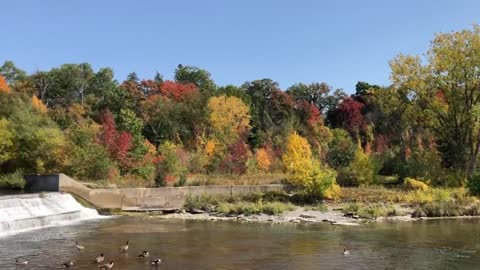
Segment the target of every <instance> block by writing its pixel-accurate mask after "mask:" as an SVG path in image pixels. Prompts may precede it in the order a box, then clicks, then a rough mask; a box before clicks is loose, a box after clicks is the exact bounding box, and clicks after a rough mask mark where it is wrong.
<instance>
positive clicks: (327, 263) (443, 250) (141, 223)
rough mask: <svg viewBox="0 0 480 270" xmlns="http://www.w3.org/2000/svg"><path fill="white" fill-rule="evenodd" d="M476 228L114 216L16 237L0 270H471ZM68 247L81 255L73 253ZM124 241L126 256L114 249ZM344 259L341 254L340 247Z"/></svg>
mask: <svg viewBox="0 0 480 270" xmlns="http://www.w3.org/2000/svg"><path fill="white" fill-rule="evenodd" d="M479 222H480V221H479V220H477V219H468V220H436V221H419V222H411V223H407V222H405V223H384V224H371V225H365V226H358V227H341V226H331V225H326V224H317V225H302V224H297V225H293V224H285V225H270V224H239V223H234V222H205V221H203V222H202V221H179V220H175V221H174V220H156V219H143V218H138V217H119V218H113V219H106V220H97V221H87V222H84V223H81V224H77V225H73V226H64V227H52V228H46V229H41V230H37V231H32V232H29V233H24V234H19V235H16V236H11V237H7V238H2V239H1V241H0V269H15V265H14V261H15V258H16V257H17V256H19V257H22V258H25V259H29V260H30V265H29V266H27V267H23V268H24V269H62V267H61V266H60V264H61V263H63V262H65V261H68V260H70V259H71V260H74V261H75V262H76V263H77V266H76V267H75V268H74V269H97V268H98V266H97V265H96V264H94V263H93V260H94V258H95V257H96V256H98V255H99V254H100V253H104V254H105V257H106V260H113V261H115V267H114V269H133V270H136V269H152V267H151V266H149V265H148V262H147V261H145V260H141V259H138V258H137V255H138V254H140V253H141V251H143V250H148V251H149V252H150V254H151V258H150V259H153V258H156V257H160V258H162V260H163V261H164V262H163V263H162V265H161V267H158V269H478V266H479V265H480V256H479V255H480V254H479V251H480V242H479V240H480V229H478V228H480V227H479V225H480V223H479ZM75 240H78V241H79V242H80V243H81V244H82V245H84V246H85V247H86V248H85V250H84V251H78V250H76V249H75ZM126 240H130V249H129V252H128V254H124V253H120V252H119V251H118V248H119V247H120V246H122V245H123V244H124V243H125V241H126ZM344 246H345V247H347V248H348V249H349V250H350V255H348V256H344V255H343V252H342V251H343V247H344Z"/></svg>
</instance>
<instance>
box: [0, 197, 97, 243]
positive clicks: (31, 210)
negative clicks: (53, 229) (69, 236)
mask: <svg viewBox="0 0 480 270" xmlns="http://www.w3.org/2000/svg"><path fill="white" fill-rule="evenodd" d="M100 217H101V216H100V215H99V214H98V212H97V210H95V209H90V208H86V207H83V206H82V205H81V204H79V203H78V202H77V201H76V200H75V198H73V196H72V195H70V194H61V193H42V194H28V195H14V196H0V236H5V235H11V234H16V233H19V232H24V231H28V230H33V229H38V228H44V227H48V226H59V225H68V224H71V223H74V222H78V221H81V220H88V219H95V218H100Z"/></svg>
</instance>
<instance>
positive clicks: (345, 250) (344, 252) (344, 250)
mask: <svg viewBox="0 0 480 270" xmlns="http://www.w3.org/2000/svg"><path fill="white" fill-rule="evenodd" d="M349 254H350V251H348V250H347V248H345V247H344V248H343V255H349Z"/></svg>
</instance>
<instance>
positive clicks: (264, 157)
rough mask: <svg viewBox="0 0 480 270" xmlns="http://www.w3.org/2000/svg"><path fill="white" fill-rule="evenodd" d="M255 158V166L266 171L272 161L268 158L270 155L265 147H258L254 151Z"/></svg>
mask: <svg viewBox="0 0 480 270" xmlns="http://www.w3.org/2000/svg"><path fill="white" fill-rule="evenodd" d="M255 159H256V161H257V166H258V168H259V169H260V170H262V171H264V172H266V171H268V169H269V168H270V165H272V161H271V160H270V155H269V154H268V151H267V150H266V149H265V148H260V149H258V150H257V152H255Z"/></svg>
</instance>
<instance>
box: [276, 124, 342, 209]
mask: <svg viewBox="0 0 480 270" xmlns="http://www.w3.org/2000/svg"><path fill="white" fill-rule="evenodd" d="M282 161H283V164H284V166H285V168H286V169H287V172H289V174H290V177H289V182H290V183H291V184H292V185H294V186H296V187H298V188H300V189H301V190H302V191H303V192H305V193H306V195H307V196H309V197H310V198H311V199H313V200H316V199H318V198H335V197H338V195H339V192H340V190H339V187H338V185H337V184H336V180H335V179H336V172H335V171H334V170H331V169H330V168H328V167H326V166H323V165H322V164H321V163H320V162H318V161H317V160H314V159H313V157H312V152H311V150H310V145H309V144H308V141H307V140H306V139H305V138H303V137H301V136H299V135H298V134H296V133H293V134H291V135H290V136H289V137H288V140H287V145H286V150H285V153H284V155H283V156H282Z"/></svg>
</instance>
